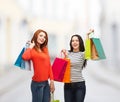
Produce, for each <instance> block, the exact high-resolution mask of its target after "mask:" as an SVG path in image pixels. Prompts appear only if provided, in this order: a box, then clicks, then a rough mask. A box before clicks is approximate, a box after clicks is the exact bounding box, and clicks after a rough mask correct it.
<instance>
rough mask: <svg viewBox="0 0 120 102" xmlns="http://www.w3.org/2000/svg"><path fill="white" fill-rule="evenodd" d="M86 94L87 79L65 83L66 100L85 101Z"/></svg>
mask: <svg viewBox="0 0 120 102" xmlns="http://www.w3.org/2000/svg"><path fill="white" fill-rule="evenodd" d="M85 94H86V85H85V81H83V82H75V83H65V84H64V99H65V102H84V98H85Z"/></svg>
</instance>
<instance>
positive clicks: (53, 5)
mask: <svg viewBox="0 0 120 102" xmlns="http://www.w3.org/2000/svg"><path fill="white" fill-rule="evenodd" d="M0 2H1V3H0V44H1V48H0V51H1V53H0V58H1V59H2V60H0V69H2V68H3V67H2V66H5V65H7V64H8V65H9V64H13V63H14V61H15V60H16V58H17V56H18V54H19V52H20V50H21V49H22V47H23V46H24V45H25V43H26V41H27V40H29V39H31V37H32V35H33V33H34V31H35V30H37V29H44V30H46V31H47V33H48V35H49V45H48V46H49V50H50V55H51V57H54V56H56V55H58V54H59V53H60V50H61V49H62V48H67V49H69V40H70V36H71V35H72V34H75V33H77V34H80V35H81V36H82V37H83V38H84V39H85V33H86V32H87V31H88V29H89V28H94V29H95V36H97V37H100V38H101V40H102V43H103V47H104V49H105V54H106V57H107V59H106V60H104V61H101V64H103V65H106V67H108V68H110V69H113V68H114V67H116V66H117V67H116V69H118V65H119V61H120V54H119V53H118V52H119V51H120V45H119V43H120V42H119V40H118V38H120V35H119V32H120V30H119V26H120V20H119V17H120V13H119V9H120V7H119V6H118V4H119V2H120V1H118V0H114V1H113V0H111V1H108V0H105V1H104V0H76V1H73V0H52V1H50V0H0ZM111 67H112V68H111ZM114 69H115V68H114Z"/></svg>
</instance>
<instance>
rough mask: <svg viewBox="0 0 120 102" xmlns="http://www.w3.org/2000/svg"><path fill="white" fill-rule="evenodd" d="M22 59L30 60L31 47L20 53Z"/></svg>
mask: <svg viewBox="0 0 120 102" xmlns="http://www.w3.org/2000/svg"><path fill="white" fill-rule="evenodd" d="M22 59H23V60H30V59H31V49H30V48H28V49H26V50H25V52H24V53H23V55H22Z"/></svg>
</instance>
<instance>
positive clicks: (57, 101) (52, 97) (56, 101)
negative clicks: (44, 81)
mask: <svg viewBox="0 0 120 102" xmlns="http://www.w3.org/2000/svg"><path fill="white" fill-rule="evenodd" d="M50 102H60V100H55V99H54V93H51V99H50Z"/></svg>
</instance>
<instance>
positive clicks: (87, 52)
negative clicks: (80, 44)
mask: <svg viewBox="0 0 120 102" xmlns="http://www.w3.org/2000/svg"><path fill="white" fill-rule="evenodd" d="M85 59H91V40H90V39H86V40H85Z"/></svg>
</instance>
